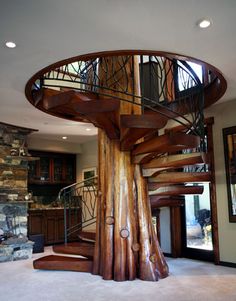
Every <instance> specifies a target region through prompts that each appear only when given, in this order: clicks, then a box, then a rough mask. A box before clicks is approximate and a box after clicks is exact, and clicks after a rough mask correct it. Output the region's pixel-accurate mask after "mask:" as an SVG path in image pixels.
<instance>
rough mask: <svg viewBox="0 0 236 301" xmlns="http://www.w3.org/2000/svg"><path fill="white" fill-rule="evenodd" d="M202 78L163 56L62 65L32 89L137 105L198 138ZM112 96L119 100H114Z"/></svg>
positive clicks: (98, 59)
mask: <svg viewBox="0 0 236 301" xmlns="http://www.w3.org/2000/svg"><path fill="white" fill-rule="evenodd" d="M137 61H138V64H139V78H140V88H141V93H136V91H135V88H134V87H135V78H134V76H133V75H134V73H135V68H136V67H135V62H137ZM136 66H137V65H136ZM199 66H200V65H199ZM200 68H201V66H200ZM202 77H203V71H202V76H200V77H199V76H198V75H197V74H196V72H195V71H194V69H193V67H192V66H191V65H190V63H189V62H187V61H183V60H177V59H175V58H171V57H167V56H166V57H164V56H156V55H133V54H131V55H118V56H117V55H116V56H114V55H111V56H109V55H108V56H101V57H93V58H91V59H89V60H78V61H74V62H70V63H66V64H64V65H61V66H59V67H56V68H54V69H53V70H49V71H48V72H45V73H43V74H42V76H41V77H40V78H38V80H36V81H35V82H34V87H33V90H38V91H39V90H41V89H42V88H49V87H50V88H51V89H57V90H58V89H60V90H63V89H73V90H78V91H80V92H94V93H97V94H99V95H100V96H101V97H104V96H106V97H112V98H117V99H119V100H121V101H126V102H131V103H134V104H136V105H138V106H141V107H142V108H143V110H147V109H149V110H152V111H156V112H159V113H160V114H162V115H165V116H167V117H168V118H171V119H173V120H175V121H176V122H177V123H180V124H181V125H184V126H185V127H186V128H188V129H190V130H191V131H192V132H195V133H196V134H197V135H200V136H201V135H202V126H203V108H204V96H203V95H204V93H203V90H204V83H202V82H203V79H202ZM130 87H133V88H132V89H130ZM113 92H117V93H118V95H119V96H117V97H116V96H114V93H113ZM35 105H36V104H35Z"/></svg>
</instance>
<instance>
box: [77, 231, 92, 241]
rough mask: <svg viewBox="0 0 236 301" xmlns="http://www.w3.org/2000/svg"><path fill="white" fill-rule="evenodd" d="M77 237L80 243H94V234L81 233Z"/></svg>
mask: <svg viewBox="0 0 236 301" xmlns="http://www.w3.org/2000/svg"><path fill="white" fill-rule="evenodd" d="M78 237H79V239H80V240H82V241H85V242H92V243H95V239H96V233H95V232H86V231H81V232H80V233H79V235H78Z"/></svg>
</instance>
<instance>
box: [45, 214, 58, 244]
mask: <svg viewBox="0 0 236 301" xmlns="http://www.w3.org/2000/svg"><path fill="white" fill-rule="evenodd" d="M45 222H46V227H45V228H46V229H45V230H46V233H45V244H53V243H56V242H57V217H56V216H47V217H46V221H45Z"/></svg>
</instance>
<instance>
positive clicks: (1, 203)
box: [0, 123, 33, 250]
mask: <svg viewBox="0 0 236 301" xmlns="http://www.w3.org/2000/svg"><path fill="white" fill-rule="evenodd" d="M31 132H32V130H31V129H26V128H21V127H17V126H14V125H9V124H5V123H0V239H1V241H3V240H5V239H6V238H7V237H13V236H14V237H17V236H19V235H21V236H22V235H24V236H27V209H28V204H27V202H28V198H29V195H28V191H27V178H28V161H29V160H32V159H33V158H32V157H30V155H29V154H28V149H27V144H26V138H27V135H28V134H30V133H31ZM5 249H6V247H5ZM7 250H8V249H7Z"/></svg>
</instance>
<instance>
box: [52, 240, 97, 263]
mask: <svg viewBox="0 0 236 301" xmlns="http://www.w3.org/2000/svg"><path fill="white" fill-rule="evenodd" d="M53 251H54V252H55V253H59V254H71V255H81V256H84V257H87V258H88V259H93V254H94V245H93V244H91V243H86V242H71V243H67V244H63V245H54V246H53Z"/></svg>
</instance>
